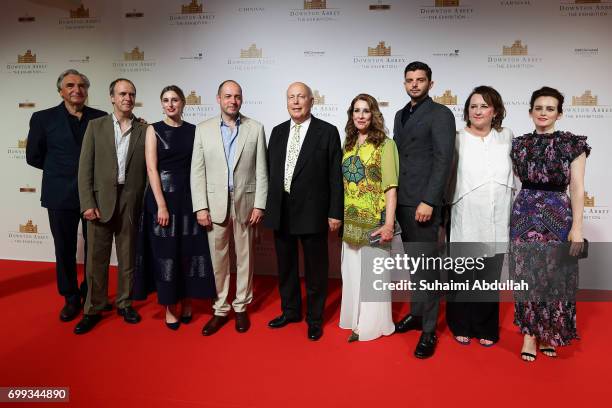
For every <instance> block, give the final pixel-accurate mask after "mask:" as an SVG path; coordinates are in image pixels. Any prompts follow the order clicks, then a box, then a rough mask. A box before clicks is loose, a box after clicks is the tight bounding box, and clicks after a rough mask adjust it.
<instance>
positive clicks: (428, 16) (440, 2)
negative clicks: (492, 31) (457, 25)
mask: <svg viewBox="0 0 612 408" xmlns="http://www.w3.org/2000/svg"><path fill="white" fill-rule="evenodd" d="M429 1H430V2H432V3H433V4H432V5H430V6H418V7H419V8H418V14H419V15H420V16H421V18H422V19H425V20H428V21H441V22H445V21H460V20H467V19H469V18H471V17H472V14H474V8H473V7H471V6H462V5H461V4H460V3H461V2H460V1H459V0H429Z"/></svg>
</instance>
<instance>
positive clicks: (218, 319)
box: [202, 315, 228, 336]
mask: <svg viewBox="0 0 612 408" xmlns="http://www.w3.org/2000/svg"><path fill="white" fill-rule="evenodd" d="M227 320H228V319H227V316H217V315H214V316H213V317H212V318H211V319H210V320H209V321H208V323H206V325H205V326H204V327H203V328H202V336H212V335H213V334H215V333H216V332H218V331H219V329H220V328H221V327H223V325H224V324H225V323H227Z"/></svg>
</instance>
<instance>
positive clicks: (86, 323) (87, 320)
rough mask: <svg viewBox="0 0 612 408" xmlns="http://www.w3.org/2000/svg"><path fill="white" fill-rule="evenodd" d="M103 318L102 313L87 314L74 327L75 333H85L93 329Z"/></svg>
mask: <svg viewBox="0 0 612 408" xmlns="http://www.w3.org/2000/svg"><path fill="white" fill-rule="evenodd" d="M100 320H102V316H100V315H85V316H83V318H82V319H81V321H80V322H78V323H77V325H76V327H75V328H74V334H85V333H88V332H90V331H91V329H93V328H94V327H95V326H96V324H98V323H99V322H100Z"/></svg>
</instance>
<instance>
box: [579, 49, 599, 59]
mask: <svg viewBox="0 0 612 408" xmlns="http://www.w3.org/2000/svg"><path fill="white" fill-rule="evenodd" d="M574 55H577V56H580V57H595V56H597V55H599V48H587V47H585V48H574Z"/></svg>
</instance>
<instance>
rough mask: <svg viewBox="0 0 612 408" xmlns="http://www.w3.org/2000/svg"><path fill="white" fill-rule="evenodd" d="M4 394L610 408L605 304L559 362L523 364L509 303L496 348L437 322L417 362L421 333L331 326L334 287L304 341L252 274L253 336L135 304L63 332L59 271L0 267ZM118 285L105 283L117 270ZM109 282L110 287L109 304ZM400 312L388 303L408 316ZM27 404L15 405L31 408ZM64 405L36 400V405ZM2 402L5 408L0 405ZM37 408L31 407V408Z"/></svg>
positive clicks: (159, 403)
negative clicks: (168, 317) (313, 337)
mask: <svg viewBox="0 0 612 408" xmlns="http://www.w3.org/2000/svg"><path fill="white" fill-rule="evenodd" d="M0 270H1V275H0V310H2V316H3V318H2V322H3V330H2V337H1V339H2V340H1V341H2V348H1V349H0V361H1V368H0V386H67V387H70V405H73V406H82V407H123V406H130V407H146V408H153V407H241V408H242V407H310V408H317V407H345V406H346V407H349V406H350V407H374V406H381V407H384V406H408V407H415V408H416V407H425V406H431V407H435V406H449V407H460V406H465V405H471V406H485V405H486V406H491V407H492V406H511V405H512V406H514V407H521V406H528V405H529V406H541V407H549V406H572V405H576V406H578V405H582V406H588V405H591V404H596V405H597V406H601V405H604V406H605V405H607V404H609V403H610V401H611V400H612V387H611V386H610V377H608V375H609V372H610V367H611V366H612V354H611V353H610V339H612V328H611V326H610V322H612V304H610V303H581V304H579V306H578V329H579V333H580V335H581V337H582V339H581V340H580V341H577V342H576V343H574V344H573V345H572V346H569V347H566V348H564V349H562V350H560V356H559V357H558V358H557V359H551V358H547V357H545V356H543V355H539V356H538V359H537V361H536V362H535V363H532V364H528V363H525V362H522V361H521V360H520V358H519V357H518V352H519V349H520V346H521V343H522V336H521V335H519V334H518V333H517V331H516V329H515V327H514V326H513V325H512V305H511V304H508V303H506V304H504V305H503V306H502V316H501V320H502V326H503V327H502V331H501V341H500V343H499V344H497V345H496V346H494V347H492V348H484V347H481V346H479V345H477V344H474V343H473V344H472V345H471V346H469V347H465V346H461V345H459V344H457V343H455V342H454V341H453V339H452V337H451V336H450V334H449V332H448V329H447V328H446V325H445V324H444V322H443V320H444V319H443V318H442V317H441V318H440V324H439V334H440V343H439V345H438V349H437V352H436V355H435V356H434V357H433V358H432V359H429V360H425V361H420V360H417V359H415V358H414V357H412V351H413V349H414V346H415V344H416V341H417V339H418V333H408V334H396V335H393V336H390V337H388V338H382V339H378V340H376V341H373V342H367V343H352V344H348V343H347V342H346V338H347V337H348V335H349V332H347V331H345V330H341V329H339V328H338V315H339V307H340V281H337V280H332V281H331V284H330V295H329V298H328V303H327V318H326V323H325V335H324V336H323V338H322V339H321V340H320V341H319V342H311V341H308V339H307V338H306V325H305V323H300V324H292V325H289V326H287V327H286V328H283V329H280V330H271V329H269V328H268V327H267V322H268V320H270V319H271V318H273V317H274V316H276V315H277V314H278V313H279V310H280V299H279V296H278V291H277V287H276V279H275V278H273V277H262V276H256V277H255V302H254V304H253V305H252V307H251V309H250V311H251V320H252V328H251V330H250V331H249V332H248V333H245V334H238V333H237V332H236V331H235V330H234V327H233V320H232V321H230V323H229V324H228V325H227V326H225V327H223V328H222V329H221V331H220V332H219V333H217V334H215V335H214V336H212V337H202V336H201V334H200V331H201V329H202V326H203V324H204V323H205V322H206V321H207V320H208V318H209V317H210V304H209V303H208V302H198V303H196V304H195V319H194V322H192V323H191V324H189V325H182V326H181V328H180V329H179V330H178V332H172V331H170V330H168V329H166V328H165V327H164V325H163V316H164V314H163V313H162V309H161V308H160V307H159V306H158V305H157V304H156V301H155V299H154V298H150V300H148V301H147V302H145V303H140V304H137V305H136V307H137V309H139V311H140V313H141V314H142V317H143V321H142V322H141V323H140V324H138V325H128V324H126V323H124V322H123V321H122V320H121V319H120V318H119V317H118V316H117V315H116V314H115V312H114V311H113V313H107V314H106V317H105V318H104V319H103V320H102V322H101V323H100V324H99V325H98V326H97V327H96V328H95V329H94V331H92V332H91V333H89V334H87V335H84V336H78V337H77V336H75V335H74V334H73V333H72V329H73V328H74V325H75V324H76V321H75V322H71V323H62V322H60V321H59V319H58V313H59V310H60V308H61V306H62V299H61V298H60V297H59V296H58V295H57V293H56V287H55V273H54V264H52V263H39V262H37V263H35V262H15V261H0ZM113 277H114V274H113ZM114 288H115V281H114V279H113V281H112V282H111V286H110V290H111V297H112V296H113V293H114ZM406 310H407V306H406V305H397V309H396V310H395V312H396V315H400V314H401V315H403V314H404V313H405V312H406ZM31 405H32V404H15V406H20V407H23V406H31ZM48 405H52V406H53V405H57V406H66V404H43V405H40V406H48ZM0 406H3V407H4V406H10V404H0ZM34 406H39V405H34Z"/></svg>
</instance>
